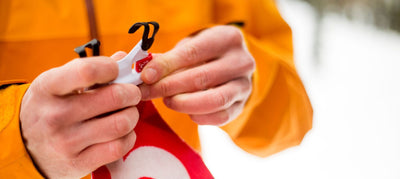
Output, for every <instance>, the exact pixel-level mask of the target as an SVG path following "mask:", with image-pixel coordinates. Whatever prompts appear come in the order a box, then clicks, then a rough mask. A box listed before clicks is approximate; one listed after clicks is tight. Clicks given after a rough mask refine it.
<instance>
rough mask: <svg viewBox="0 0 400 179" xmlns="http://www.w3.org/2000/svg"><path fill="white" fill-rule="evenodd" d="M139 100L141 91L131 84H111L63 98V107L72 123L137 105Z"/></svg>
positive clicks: (68, 122) (67, 122) (66, 122)
mask: <svg viewBox="0 0 400 179" xmlns="http://www.w3.org/2000/svg"><path fill="white" fill-rule="evenodd" d="M140 100H141V93H140V90H139V88H138V87H137V86H135V85H133V84H111V85H108V86H104V87H101V88H97V89H94V90H90V91H87V92H85V93H82V94H79V95H71V96H68V97H67V98H64V100H63V101H64V103H65V105H64V106H65V107H64V109H63V111H64V113H65V115H66V116H68V119H66V120H68V121H61V120H60V122H64V123H65V124H72V123H75V122H77V121H83V120H86V119H90V118H93V117H96V116H99V115H102V114H105V113H108V112H112V111H115V110H119V109H123V108H126V107H130V106H134V105H137V104H138V103H139V102H140Z"/></svg>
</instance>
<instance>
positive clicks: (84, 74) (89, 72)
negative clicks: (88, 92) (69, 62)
mask: <svg viewBox="0 0 400 179" xmlns="http://www.w3.org/2000/svg"><path fill="white" fill-rule="evenodd" d="M76 69H77V73H78V76H79V78H80V80H82V81H83V82H84V83H92V82H94V80H95V75H96V68H95V67H94V66H93V65H92V64H91V63H88V62H86V61H84V60H82V59H77V60H76Z"/></svg>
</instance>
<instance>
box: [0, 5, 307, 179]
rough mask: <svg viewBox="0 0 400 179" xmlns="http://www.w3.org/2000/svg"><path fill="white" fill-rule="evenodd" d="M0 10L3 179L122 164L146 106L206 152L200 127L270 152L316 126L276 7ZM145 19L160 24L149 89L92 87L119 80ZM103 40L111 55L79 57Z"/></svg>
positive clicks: (147, 71)
mask: <svg viewBox="0 0 400 179" xmlns="http://www.w3.org/2000/svg"><path fill="white" fill-rule="evenodd" d="M0 12H1V13H0V20H1V26H0V64H1V65H0V81H2V82H1V83H0V84H1V90H0V99H1V100H0V106H1V107H0V114H1V116H0V141H1V144H2V145H1V146H2V147H1V149H0V159H1V162H0V176H1V178H26V177H28V176H29V177H30V178H41V177H49V178H63V177H73V178H79V177H84V176H85V175H88V174H90V172H91V171H93V170H95V169H96V168H97V167H99V166H101V165H104V164H107V163H110V162H112V161H115V160H117V159H119V158H121V157H122V156H123V155H124V154H125V153H126V152H127V151H128V150H129V149H130V148H132V146H133V145H134V143H135V138H136V134H135V132H134V127H135V125H136V122H137V120H138V116H139V114H138V112H137V108H136V105H137V104H138V103H139V101H141V100H152V101H153V103H154V104H155V106H156V107H157V109H158V111H159V112H160V114H161V116H162V117H163V118H164V119H165V121H166V122H167V123H168V125H169V126H170V127H171V128H172V129H173V130H174V131H175V132H176V133H177V134H178V135H179V136H180V137H181V138H182V139H183V140H184V141H186V142H187V143H188V144H189V145H190V146H192V147H193V148H195V149H196V150H198V151H199V150H200V144H199V139H198V133H197V126H198V125H215V126H220V127H221V128H222V129H223V130H224V131H226V132H227V133H228V134H229V136H230V137H231V138H232V140H233V141H234V142H235V143H236V144H237V145H238V146H239V147H241V148H242V149H243V150H245V151H247V152H249V153H251V154H254V155H258V156H261V157H266V156H269V155H271V154H274V153H276V152H279V151H281V150H283V149H285V148H288V147H291V146H294V145H298V144H299V143H300V142H301V141H302V139H303V137H304V135H305V134H306V133H307V132H308V131H309V130H310V129H311V126H312V113H313V111H312V107H311V104H310V102H309V99H308V96H307V93H306V91H305V89H304V87H303V84H302V82H301V80H300V78H299V76H298V74H297V72H296V70H295V65H294V62H293V49H292V36H291V30H290V27H289V26H288V25H287V24H286V23H285V22H284V20H283V19H282V18H281V16H280V15H279V12H278V10H277V7H276V5H275V2H274V1H272V0H258V1H233V0H193V1H183V0H178V1H139V0H137V1H128V0H126V1H118V2H115V1H93V2H92V1H91V0H86V1H79V0H70V1H51V2H50V1H43V0H39V1H21V0H12V1H11V0H5V1H1V2H0ZM144 21H157V22H158V23H159V24H160V27H161V28H160V31H159V32H158V34H157V36H156V40H155V43H154V44H153V47H152V48H151V49H150V51H151V52H155V54H154V59H153V60H152V61H151V62H150V63H149V64H148V65H147V66H146V67H145V68H144V70H143V73H142V76H141V78H142V80H143V81H144V84H142V85H140V86H135V85H132V84H112V85H105V86H102V87H100V88H97V89H94V90H90V91H88V92H82V91H81V90H80V89H82V88H85V87H90V86H92V85H94V84H103V83H108V82H110V81H112V80H113V79H115V78H116V77H117V74H118V68H117V64H116V62H115V61H116V60H118V59H121V58H122V57H123V56H124V55H126V53H125V52H126V51H129V50H130V49H131V48H132V47H133V45H134V43H136V42H137V41H138V40H137V39H139V38H140V37H139V35H137V36H135V35H129V34H127V30H128V29H129V27H130V26H131V25H132V24H133V23H135V22H144ZM231 22H240V23H236V24H243V26H242V27H237V26H234V25H225V24H229V23H231ZM95 37H96V38H98V39H100V41H101V42H102V44H101V52H102V55H104V56H99V57H88V58H77V56H76V54H75V53H74V52H73V49H74V48H75V47H76V46H79V45H82V44H84V43H86V42H87V41H89V40H90V39H92V38H95ZM132 42H134V43H132ZM116 51H117V52H116ZM123 51H125V52H123ZM114 52H116V53H114ZM111 54H113V55H111ZM110 55H111V57H108V56H110ZM71 59H73V60H71ZM20 79H23V80H20ZM104 114H107V115H104Z"/></svg>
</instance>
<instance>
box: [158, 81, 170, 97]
mask: <svg viewBox="0 0 400 179" xmlns="http://www.w3.org/2000/svg"><path fill="white" fill-rule="evenodd" d="M172 90H173V88H172V84H171V82H169V81H167V80H165V81H163V82H162V83H160V92H161V95H162V96H169V95H172Z"/></svg>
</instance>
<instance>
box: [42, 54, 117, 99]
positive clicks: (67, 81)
mask: <svg viewBox="0 0 400 179" xmlns="http://www.w3.org/2000/svg"><path fill="white" fill-rule="evenodd" d="M117 76H118V65H117V63H116V62H115V61H114V60H112V59H111V58H109V57H88V58H79V59H75V60H73V61H71V62H68V63H67V64H65V65H63V66H61V67H58V68H53V69H51V70H49V71H47V72H46V73H44V74H43V75H42V76H41V77H40V82H41V85H42V87H43V89H44V90H46V91H47V92H49V93H50V94H53V95H59V96H62V95H65V94H69V93H71V92H73V91H75V90H77V89H82V88H86V87H90V86H92V85H94V84H102V83H107V82H110V81H112V80H114V79H115V78H117Z"/></svg>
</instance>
